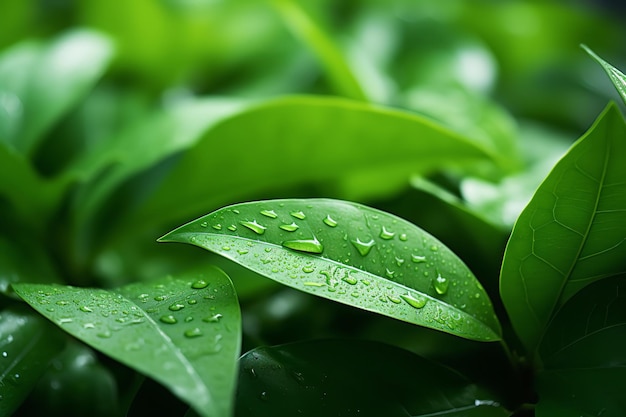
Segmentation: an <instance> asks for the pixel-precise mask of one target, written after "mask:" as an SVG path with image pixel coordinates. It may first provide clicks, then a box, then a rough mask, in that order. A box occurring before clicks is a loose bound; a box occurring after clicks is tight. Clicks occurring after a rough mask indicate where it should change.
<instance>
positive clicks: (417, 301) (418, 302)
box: [400, 294, 426, 308]
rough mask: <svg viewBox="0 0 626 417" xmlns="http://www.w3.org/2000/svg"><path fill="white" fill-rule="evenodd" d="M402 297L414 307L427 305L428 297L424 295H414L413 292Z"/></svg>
mask: <svg viewBox="0 0 626 417" xmlns="http://www.w3.org/2000/svg"><path fill="white" fill-rule="evenodd" d="M400 297H402V299H403V300H404V301H406V302H407V304H408V305H410V306H411V307H414V308H422V307H424V306H425V305H426V298H424V297H414V296H412V295H411V294H403V295H401V296H400Z"/></svg>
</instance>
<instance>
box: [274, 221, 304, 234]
mask: <svg viewBox="0 0 626 417" xmlns="http://www.w3.org/2000/svg"><path fill="white" fill-rule="evenodd" d="M278 227H280V228H281V229H283V230H285V231H287V232H295V231H296V230H298V228H299V227H300V226H298V225H297V224H295V223H291V224H281V225H280V226H278Z"/></svg>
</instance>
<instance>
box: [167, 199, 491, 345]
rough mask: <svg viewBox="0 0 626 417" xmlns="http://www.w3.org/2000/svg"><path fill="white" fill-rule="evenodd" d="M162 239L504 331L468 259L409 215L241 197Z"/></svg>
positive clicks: (305, 281) (310, 283) (453, 321)
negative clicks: (241, 200)
mask: <svg viewBox="0 0 626 417" xmlns="http://www.w3.org/2000/svg"><path fill="white" fill-rule="evenodd" d="M160 240H161V241H176V242H185V243H191V244H194V245H197V246H200V247H202V248H205V249H208V250H210V251H212V252H215V253H217V254H220V255H222V256H224V257H226V258H229V259H232V260H233V261H235V262H237V263H239V264H241V265H243V266H245V267H247V268H249V269H252V270H253V271H255V272H258V273H260V274H262V275H264V276H266V277H269V278H271V279H273V280H275V281H278V282H280V283H282V284H285V285H287V286H290V287H293V288H297V289H299V290H301V291H304V292H308V293H311V294H314V295H317V296H320V297H324V298H328V299H331V300H334V301H338V302H341V303H344V304H348V305H351V306H355V307H358V308H362V309H365V310H369V311H375V312H377V313H380V314H384V315H387V316H390V317H394V318H396V319H399V320H404V321H407V322H410V323H414V324H419V325H423V326H427V327H430V328H433V329H438V330H441V331H445V332H448V333H452V334H455V335H458V336H462V337H466V338H470V339H476V340H484V341H489V340H498V339H500V325H499V322H498V319H497V318H496V316H495V314H494V312H493V308H492V306H491V302H490V301H489V297H488V296H487V294H486V293H485V291H484V289H483V287H482V286H481V284H480V283H479V282H478V280H476V278H475V277H474V275H473V274H472V273H471V271H470V270H469V269H468V268H467V267H466V266H465V264H463V262H462V261H461V260H460V259H459V258H458V257H456V256H455V255H454V254H453V253H452V252H451V251H450V250H449V249H448V248H446V247H445V246H444V245H443V244H441V242H439V241H438V240H437V239H435V238H434V237H433V236H431V235H429V234H428V233H426V232H425V231H423V230H421V229H419V228H418V227H417V226H415V225H413V224H411V223H409V222H407V221H406V220H403V219H400V218H398V217H396V216H393V215H391V214H388V213H385V212H382V211H379V210H375V209H372V208H369V207H366V206H363V205H360V204H356V203H349V202H344V201H339V200H325V199H306V200H270V201H260V202H253V203H244V204H236V205H232V206H228V207H225V208H222V209H220V210H217V211H215V212H213V213H210V214H208V215H206V216H204V217H201V218H199V219H197V220H194V221H193V222H191V223H188V224H186V225H184V226H182V227H180V228H178V229H176V230H174V231H172V232H170V233H169V234H167V235H166V236H164V237H162V238H161V239H160Z"/></svg>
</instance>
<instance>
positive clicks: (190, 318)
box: [185, 316, 193, 323]
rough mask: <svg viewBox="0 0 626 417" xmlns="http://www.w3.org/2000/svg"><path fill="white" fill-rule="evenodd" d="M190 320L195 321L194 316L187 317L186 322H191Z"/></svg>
mask: <svg viewBox="0 0 626 417" xmlns="http://www.w3.org/2000/svg"><path fill="white" fill-rule="evenodd" d="M190 321H193V317H192V316H187V317H185V323H189V322H190Z"/></svg>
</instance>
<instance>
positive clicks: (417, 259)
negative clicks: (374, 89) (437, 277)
mask: <svg viewBox="0 0 626 417" xmlns="http://www.w3.org/2000/svg"><path fill="white" fill-rule="evenodd" d="M411 261H413V262H415V263H416V264H420V263H424V262H426V257H425V256H419V255H411Z"/></svg>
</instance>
